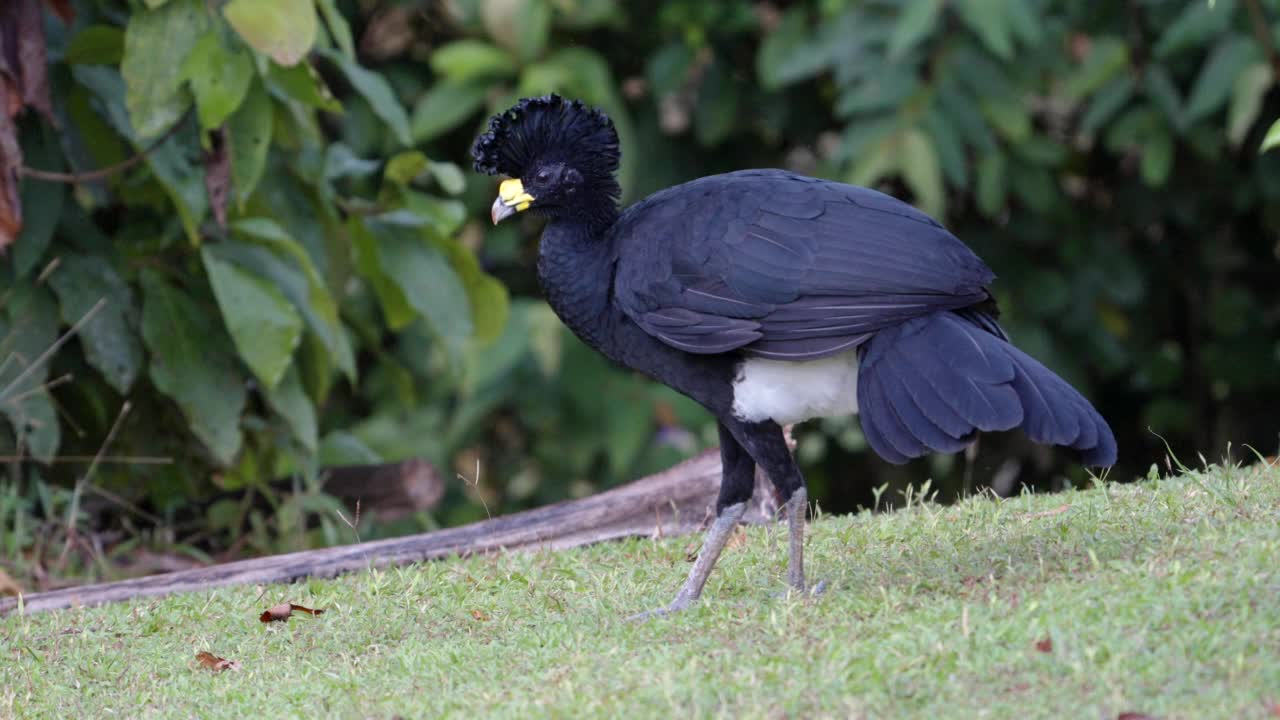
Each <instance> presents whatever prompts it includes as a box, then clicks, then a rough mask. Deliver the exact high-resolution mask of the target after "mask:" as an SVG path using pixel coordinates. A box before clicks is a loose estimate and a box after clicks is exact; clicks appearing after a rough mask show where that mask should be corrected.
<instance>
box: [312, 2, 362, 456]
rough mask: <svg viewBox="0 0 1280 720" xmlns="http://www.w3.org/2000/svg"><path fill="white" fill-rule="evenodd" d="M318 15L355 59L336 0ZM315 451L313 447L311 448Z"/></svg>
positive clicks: (322, 4) (341, 47) (348, 30)
mask: <svg viewBox="0 0 1280 720" xmlns="http://www.w3.org/2000/svg"><path fill="white" fill-rule="evenodd" d="M316 4H317V5H318V6H319V7H320V14H321V15H323V16H324V24H325V25H328V26H329V34H330V35H332V36H333V41H334V42H335V43H337V45H338V50H339V51H340V52H341V53H342V54H343V55H345V56H347V57H348V58H350V59H352V60H355V59H356V45H355V40H354V38H352V36H351V25H350V24H348V23H347V19H346V18H345V17H344V16H343V15H342V11H341V10H339V9H338V5H337V0H316ZM312 449H313V450H314V449H315V448H314V447H313V448H312Z"/></svg>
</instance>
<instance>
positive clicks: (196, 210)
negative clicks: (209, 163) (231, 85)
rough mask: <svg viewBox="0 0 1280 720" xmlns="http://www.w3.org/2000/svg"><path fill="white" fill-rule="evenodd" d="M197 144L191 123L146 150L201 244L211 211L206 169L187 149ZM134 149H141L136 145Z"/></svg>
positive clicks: (184, 222)
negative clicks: (201, 224)
mask: <svg viewBox="0 0 1280 720" xmlns="http://www.w3.org/2000/svg"><path fill="white" fill-rule="evenodd" d="M176 1H177V0H175V2H176ZM198 144H199V140H198V139H197V138H196V133H195V128H194V126H191V125H190V124H188V126H187V127H186V128H183V130H182V131H181V132H178V133H176V134H175V135H174V136H173V137H171V138H169V139H168V140H166V141H165V142H163V143H161V144H160V146H159V147H157V148H154V149H152V150H151V152H149V153H147V165H148V167H150V168H151V172H152V173H154V174H155V176H156V180H159V181H160V184H161V185H162V186H163V187H164V189H165V192H166V193H168V195H169V198H170V199H171V200H172V201H173V204H174V207H175V208H177V210H178V217H179V218H180V219H181V220H182V227H183V229H184V230H186V233H187V239H188V240H190V241H191V244H192V245H198V244H199V243H200V222H201V221H202V220H203V219H204V216H205V213H207V212H208V210H209V195H208V191H207V190H205V187H204V172H202V170H201V169H200V167H199V166H198V165H196V161H198V160H199V157H198V156H196V157H193V154H192V153H190V152H188V150H187V148H192V147H197V146H198ZM135 148H136V149H138V150H141V149H142V148H138V147H137V146H136V145H135Z"/></svg>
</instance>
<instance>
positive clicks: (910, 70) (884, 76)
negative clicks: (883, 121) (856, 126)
mask: <svg viewBox="0 0 1280 720" xmlns="http://www.w3.org/2000/svg"><path fill="white" fill-rule="evenodd" d="M919 87H920V80H919V77H918V73H917V72H916V69H915V68H914V67H910V66H907V65H906V64H903V63H898V64H890V65H885V66H884V67H882V68H880V69H879V71H878V72H872V73H868V74H867V75H866V76H865V77H863V78H861V79H860V80H858V81H856V82H853V83H850V84H849V85H846V86H845V87H844V88H843V89H842V90H841V92H840V97H839V99H838V100H836V103H835V111H836V114H837V115H839V116H840V117H850V116H852V115H859V114H863V113H871V112H879V111H886V110H896V109H898V108H899V107H901V106H902V104H903V103H904V102H905V101H906V100H907V99H908V98H909V97H911V95H912V94H913V93H915V92H916V91H917V90H918V89H919Z"/></svg>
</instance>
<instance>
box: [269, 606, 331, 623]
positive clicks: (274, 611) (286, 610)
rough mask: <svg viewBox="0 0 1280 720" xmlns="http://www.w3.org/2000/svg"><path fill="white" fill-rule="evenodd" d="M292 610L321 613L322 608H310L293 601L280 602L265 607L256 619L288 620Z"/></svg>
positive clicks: (309, 613)
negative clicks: (295, 603)
mask: <svg viewBox="0 0 1280 720" xmlns="http://www.w3.org/2000/svg"><path fill="white" fill-rule="evenodd" d="M294 612H300V613H306V614H308V615H323V614H324V610H312V609H311V608H309V607H303V606H301V605H294V604H293V603H280V604H279V605H272V606H271V607H269V608H267V609H266V611H264V612H263V613H262V615H259V616H258V619H259V620H261V621H262V622H264V623H265V622H284V621H285V620H288V619H289V617H290V616H291V615H293V613H294Z"/></svg>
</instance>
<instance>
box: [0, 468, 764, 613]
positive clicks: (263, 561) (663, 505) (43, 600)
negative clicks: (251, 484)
mask: <svg viewBox="0 0 1280 720" xmlns="http://www.w3.org/2000/svg"><path fill="white" fill-rule="evenodd" d="M719 486H720V458H719V452H718V451H717V450H708V451H706V452H704V453H702V454H701V455H698V456H697V457H694V458H692V459H690V460H687V461H685V462H683V463H680V464H679V465H676V466H675V467H673V468H671V469H669V470H666V471H664V472H661V473H658V474H656V475H650V476H648V477H644V478H641V479H639V480H636V481H634V482H631V483H628V484H627V485H623V486H622V487H619V488H615V489H613V490H608V491H606V492H603V493H600V494H598V495H593V496H591V497H588V498H583V499H581V500H570V501H566V502H561V503H557V504H555V505H549V506H547V507H542V508H537V509H534V510H527V511H525V512H520V513H515V514H514V515H507V516H503V517H497V518H493V519H491V520H484V521H481V522H477V523H472V524H471V525H464V526H462V527H457V528H450V529H447V530H440V531H437V532H432V533H426V534H422V535H412V536H409V537H402V538H393V539H389V540H376V541H373V542H366V543H358V544H355V545H344V546H341V547H332V548H323V549H320V550H307V551H304V552H295V553H288V554H286V555H272V556H269V557H264V558H255V559H251V560H240V561H237V562H231V563H226V564H223V565H214V566H211V567H203V568H196V569H192V570H180V571H178V572H172V573H167V574H164V575H152V576H148V577H142V578H134V579H131V580H122V581H120V582H111V583H102V584H99V585H83V586H80V587H73V588H64V589H61V590H52V591H49V592H43V593H34V594H31V595H26V596H25V597H24V598H23V611H24V612H26V613H32V612H40V611H43V610H53V609H56V608H65V607H80V606H89V605H101V604H104V603H111V602H120V601H123V600H131V599H134V598H139V597H158V596H162V595H169V594H171V593H178V592H189V591H193V590H207V589H210V588H215V587H221V586H225V585H241V584H248V583H274V582H293V581H296V580H299V579H302V578H306V577H332V576H335V575H340V574H343V573H349V572H355V571H359V570H365V569H368V568H375V567H386V566H389V565H407V564H410V563H415V562H421V561H423V560H435V559H439V558H445V557H454V556H461V555H474V554H478V553H488V552H495V551H499V550H517V549H531V550H537V549H561V548H570V547H577V546H579V545H586V544H589V543H596V542H600V541H603V540H613V539H616V538H622V537H631V536H648V537H661V536H667V535H680V534H686V533H690V532H693V531H695V530H698V529H700V528H701V527H703V525H704V524H705V522H706V521H707V520H708V519H709V518H711V517H712V515H713V514H714V511H715V498H716V493H717V491H718V490H719ZM773 497H774V495H773V492H772V488H771V487H769V486H768V483H767V482H766V481H764V480H763V478H762V477H760V476H759V475H758V476H757V478H756V492H755V499H754V500H753V501H752V505H751V507H750V508H749V509H748V512H747V514H746V515H745V516H744V517H745V518H746V521H747V522H753V523H761V522H767V521H770V520H772V518H773V517H774V512H775V508H774V507H773V504H772V499H773ZM17 607H18V600H17V599H16V598H5V599H0V616H2V615H6V614H8V613H10V612H12V611H13V610H15V609H17Z"/></svg>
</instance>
